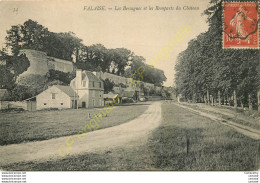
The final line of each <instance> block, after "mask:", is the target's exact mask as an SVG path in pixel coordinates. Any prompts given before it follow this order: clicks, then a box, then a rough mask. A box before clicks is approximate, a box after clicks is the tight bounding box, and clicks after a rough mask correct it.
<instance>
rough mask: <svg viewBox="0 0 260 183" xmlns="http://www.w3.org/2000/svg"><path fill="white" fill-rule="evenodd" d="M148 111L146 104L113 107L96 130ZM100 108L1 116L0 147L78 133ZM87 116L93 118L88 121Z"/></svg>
mask: <svg viewBox="0 0 260 183" xmlns="http://www.w3.org/2000/svg"><path fill="white" fill-rule="evenodd" d="M147 108H148V105H146V104H136V105H129V106H116V107H115V108H114V109H113V110H112V111H111V113H109V114H108V116H107V117H103V119H102V121H101V123H100V125H99V128H98V129H102V128H108V127H112V126H116V125H120V124H122V123H125V122H127V121H129V120H132V119H134V118H136V117H138V116H140V115H141V114H142V113H143V112H144V111H145V110H146V109H147ZM102 109H103V108H98V109H78V110H76V109H69V110H61V111H36V112H20V113H19V112H10V113H1V115H0V145H8V144H18V143H22V142H28V141H39V140H47V139H51V138H56V137H62V136H69V135H74V134H77V133H78V131H79V130H82V128H83V127H84V126H85V122H86V121H89V120H90V119H91V118H93V117H94V114H96V113H97V112H98V110H102ZM129 111H131V112H129ZM89 113H90V114H91V116H92V117H91V118H90V119H88V114H89ZM125 114H127V115H125Z"/></svg>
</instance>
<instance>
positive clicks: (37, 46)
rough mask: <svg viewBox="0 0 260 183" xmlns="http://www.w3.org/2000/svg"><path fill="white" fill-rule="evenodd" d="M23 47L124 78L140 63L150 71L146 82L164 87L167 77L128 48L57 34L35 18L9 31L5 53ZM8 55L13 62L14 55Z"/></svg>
mask: <svg viewBox="0 0 260 183" xmlns="http://www.w3.org/2000/svg"><path fill="white" fill-rule="evenodd" d="M21 49H33V50H38V51H44V52H46V53H47V55H49V56H52V57H56V58H60V59H65V60H68V61H72V62H73V63H75V65H76V67H77V68H80V69H84V70H90V71H103V72H108V73H113V74H116V75H120V76H123V77H130V76H131V74H132V73H134V72H135V71H136V70H137V68H138V67H139V66H140V65H144V66H145V67H146V68H147V71H146V72H145V77H144V78H143V81H145V82H149V83H154V84H155V85H157V86H161V85H162V84H163V82H164V81H165V80H166V77H165V75H164V73H163V71H161V70H159V69H151V68H150V67H148V65H147V64H146V63H145V59H144V58H143V57H141V56H137V55H135V54H134V53H133V52H132V51H130V50H128V49H126V48H116V49H107V48H106V47H105V46H103V45H102V44H94V45H90V46H86V45H84V44H83V43H82V39H80V38H78V37H77V36H76V35H75V34H74V33H73V32H67V33H54V32H51V31H49V30H48V28H46V27H44V26H42V25H40V24H39V23H38V22H36V21H33V20H27V21H26V22H24V23H23V24H22V25H20V24H19V25H14V26H12V27H11V29H10V30H8V31H7V36H6V47H5V48H4V49H3V51H2V54H7V53H10V52H11V53H12V55H11V56H13V57H17V55H18V54H19V50H21ZM2 58H3V57H2ZM4 58H5V60H6V61H7V62H10V58H8V57H4Z"/></svg>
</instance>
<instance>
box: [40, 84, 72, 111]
mask: <svg viewBox="0 0 260 183" xmlns="http://www.w3.org/2000/svg"><path fill="white" fill-rule="evenodd" d="M52 93H55V99H52ZM36 101H37V105H36V106H37V108H36V109H37V110H40V109H46V108H58V109H62V108H71V107H72V106H71V105H72V102H71V97H69V96H68V95H66V94H65V93H63V92H62V91H61V90H60V89H58V88H56V87H51V88H49V89H47V90H45V91H43V92H42V93H40V94H39V95H37V97H36ZM61 103H63V105H62V104H61Z"/></svg>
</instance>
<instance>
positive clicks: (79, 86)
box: [70, 69, 104, 108]
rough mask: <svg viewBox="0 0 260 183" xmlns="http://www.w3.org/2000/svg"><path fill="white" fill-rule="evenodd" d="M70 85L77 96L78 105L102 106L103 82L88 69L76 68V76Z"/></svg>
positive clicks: (82, 106)
mask: <svg viewBox="0 0 260 183" xmlns="http://www.w3.org/2000/svg"><path fill="white" fill-rule="evenodd" d="M70 86H71V88H72V89H73V90H75V92H76V93H77V95H78V96H79V103H78V107H81V108H93V107H102V106H104V96H103V95H104V83H103V81H102V80H100V79H99V78H98V77H97V76H95V75H94V74H93V73H92V72H90V71H85V70H84V71H82V70H81V69H77V70H76V78H74V79H73V80H71V82H70Z"/></svg>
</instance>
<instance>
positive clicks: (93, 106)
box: [92, 99, 95, 107]
mask: <svg viewBox="0 0 260 183" xmlns="http://www.w3.org/2000/svg"><path fill="white" fill-rule="evenodd" d="M92 102H93V107H95V99H93V101H92Z"/></svg>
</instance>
